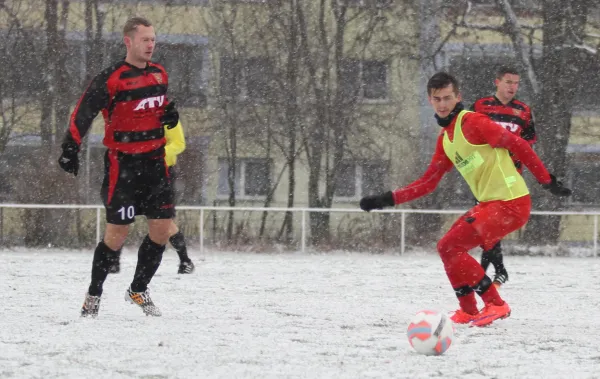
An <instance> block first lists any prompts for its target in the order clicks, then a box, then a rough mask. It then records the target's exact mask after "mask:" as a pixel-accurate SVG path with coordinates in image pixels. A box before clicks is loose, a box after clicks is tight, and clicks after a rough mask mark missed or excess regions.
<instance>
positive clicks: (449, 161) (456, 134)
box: [360, 72, 571, 326]
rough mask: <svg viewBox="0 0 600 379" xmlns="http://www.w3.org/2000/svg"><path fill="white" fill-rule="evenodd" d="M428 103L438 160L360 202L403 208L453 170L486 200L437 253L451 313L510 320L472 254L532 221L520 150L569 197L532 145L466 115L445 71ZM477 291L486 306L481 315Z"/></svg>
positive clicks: (546, 182) (435, 79)
mask: <svg viewBox="0 0 600 379" xmlns="http://www.w3.org/2000/svg"><path fill="white" fill-rule="evenodd" d="M427 94H428V96H429V102H430V103H431V105H432V106H433V109H434V111H435V117H436V119H437V122H438V124H439V125H440V126H441V127H442V130H441V132H440V134H439V136H438V139H437V144H436V148H435V152H434V154H433V158H432V160H431V163H430V164H429V166H428V167H427V170H426V171H425V173H424V174H423V176H422V177H421V178H420V179H417V180H416V181H414V182H413V183H411V184H409V185H407V186H405V187H401V188H398V189H396V190H395V191H393V192H392V191H389V192H386V193H384V194H380V195H374V196H367V197H364V198H362V199H361V201H360V207H361V208H362V209H363V210H365V211H370V210H372V209H380V208H382V207H385V206H394V205H395V204H402V203H405V202H408V201H411V200H414V199H417V198H419V197H421V196H424V195H426V194H429V193H431V192H432V191H433V190H434V189H435V188H436V187H437V185H438V184H439V182H440V180H441V179H442V177H443V176H444V174H446V173H447V172H448V171H449V170H450V169H451V168H452V167H453V166H454V167H456V169H457V170H458V171H459V172H460V174H461V175H462V176H463V178H464V179H465V181H466V182H467V183H468V185H469V187H470V188H471V191H472V192H473V195H474V196H475V198H476V199H477V201H478V202H479V203H478V204H477V205H475V206H474V207H473V208H472V209H470V210H469V211H468V212H467V213H465V214H464V215H463V216H461V217H460V218H459V219H458V220H457V221H456V222H455V223H454V224H453V225H452V227H451V228H450V230H448V232H447V233H446V234H445V235H444V237H442V239H441V240H440V241H439V242H438V245H437V250H438V253H439V255H440V257H441V259H442V262H443V263H444V269H445V270H446V274H447V276H448V279H449V280H450V284H451V285H452V288H453V289H454V292H455V294H456V296H457V297H458V301H459V304H460V309H458V310H457V311H456V312H454V314H453V315H452V316H451V319H452V321H454V322H456V323H463V324H466V323H472V324H473V325H475V326H484V325H489V324H490V323H492V322H493V321H494V320H497V319H500V318H505V317H508V316H509V315H510V312H511V310H510V307H509V306H508V304H507V303H506V302H505V301H504V300H503V299H502V298H501V297H500V294H499V293H498V291H497V289H496V287H495V286H493V285H492V281H491V279H490V278H489V277H488V276H487V275H486V274H485V271H484V270H483V268H482V267H481V265H480V264H479V263H477V261H476V260H475V259H474V258H473V257H471V256H470V255H469V253H468V252H469V250H471V249H472V248H474V247H476V246H484V247H486V248H491V247H492V246H494V245H495V244H496V243H498V241H499V240H501V239H502V238H503V237H504V236H506V235H507V234H509V233H511V232H513V231H515V230H517V229H519V228H521V227H522V226H524V225H525V224H526V223H527V220H528V219H529V214H530V211H531V198H530V196H529V190H528V189H527V185H526V184H525V181H524V180H523V178H522V177H521V175H520V174H519V173H518V172H517V169H516V168H515V165H514V164H513V162H512V159H511V158H510V155H509V151H511V152H513V153H514V154H515V155H516V156H517V157H518V159H519V160H520V161H522V162H523V163H524V164H525V166H527V167H528V168H529V170H530V171H531V172H532V174H533V175H534V176H535V178H536V179H537V180H538V181H539V182H540V183H541V184H542V185H543V186H544V187H545V188H546V189H548V190H550V192H551V193H552V194H555V195H558V196H568V195H570V194H571V190H569V189H567V188H565V187H563V185H562V183H561V182H559V181H557V180H556V178H555V177H554V176H553V175H550V174H549V173H548V171H547V170H546V168H545V167H544V165H543V163H542V162H541V161H540V159H539V158H538V156H537V155H536V154H535V152H534V151H533V150H532V149H531V147H530V146H529V144H528V143H527V142H525V141H524V140H523V139H522V138H519V137H516V136H515V135H514V134H512V133H510V132H508V131H507V130H506V129H504V128H502V127H501V126H499V125H498V124H496V123H495V122H493V121H491V120H490V119H489V118H488V117H486V116H485V115H483V114H480V113H475V112H469V111H465V110H464V107H463V105H462V103H461V102H460V101H461V95H460V91H459V86H458V81H457V80H456V79H455V78H454V77H453V76H451V75H449V74H447V73H444V72H440V73H437V74H435V75H434V76H432V77H431V78H430V79H429V82H428V83H427ZM475 293H477V294H478V295H479V296H480V297H481V299H482V300H483V302H484V303H485V306H484V308H483V309H482V310H481V311H479V309H478V308H477V301H476V299H475Z"/></svg>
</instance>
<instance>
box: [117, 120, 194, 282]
mask: <svg viewBox="0 0 600 379" xmlns="http://www.w3.org/2000/svg"><path fill="white" fill-rule="evenodd" d="M165 137H166V139H167V144H166V145H165V162H166V164H167V166H168V167H169V176H170V178H171V185H172V186H173V188H174V187H175V185H174V181H175V179H176V173H175V169H174V167H175V164H176V163H177V156H178V155H179V154H181V153H183V151H184V150H185V136H184V134H183V127H182V126H181V122H178V123H177V125H175V126H174V127H172V128H169V127H168V126H165ZM169 242H170V243H171V246H173V248H174V249H175V251H176V252H177V255H179V269H178V270H177V273H178V274H191V273H192V272H194V263H193V262H192V260H191V259H190V257H188V254H187V246H186V244H185V238H184V236H183V233H182V232H181V231H180V230H179V228H178V227H177V225H176V224H175V221H174V220H171V225H170V226H169ZM120 260H121V250H119V251H118V252H117V257H116V259H115V260H114V261H113V263H112V265H111V267H110V271H109V272H110V273H113V274H115V273H118V272H119V271H121V262H120Z"/></svg>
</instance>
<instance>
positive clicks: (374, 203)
mask: <svg viewBox="0 0 600 379" xmlns="http://www.w3.org/2000/svg"><path fill="white" fill-rule="evenodd" d="M394 205H396V204H395V203H394V195H393V194H392V191H388V192H386V193H382V194H380V195H371V196H365V197H363V198H362V199H360V209H362V210H363V211H367V212H369V211H372V210H373V209H383V207H393V206H394Z"/></svg>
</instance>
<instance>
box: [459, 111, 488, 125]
mask: <svg viewBox="0 0 600 379" xmlns="http://www.w3.org/2000/svg"><path fill="white" fill-rule="evenodd" d="M489 119H490V117H489V116H488V115H486V114H485V113H480V112H475V111H467V112H465V114H464V115H463V121H462V123H463V124H471V123H473V124H479V123H480V122H481V121H482V120H489Z"/></svg>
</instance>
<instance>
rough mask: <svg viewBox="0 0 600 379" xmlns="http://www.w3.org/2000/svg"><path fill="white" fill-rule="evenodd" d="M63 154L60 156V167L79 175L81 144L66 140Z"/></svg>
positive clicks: (63, 145)
mask: <svg viewBox="0 0 600 379" xmlns="http://www.w3.org/2000/svg"><path fill="white" fill-rule="evenodd" d="M62 150H63V152H62V154H61V155H60V158H58V165H59V166H60V168H62V169H63V170H65V171H66V172H68V173H69V174H73V175H75V176H77V173H78V172H79V156H78V155H77V153H78V152H79V146H77V144H76V143H75V142H64V143H63V144H62Z"/></svg>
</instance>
